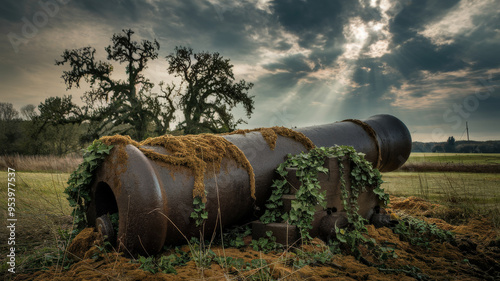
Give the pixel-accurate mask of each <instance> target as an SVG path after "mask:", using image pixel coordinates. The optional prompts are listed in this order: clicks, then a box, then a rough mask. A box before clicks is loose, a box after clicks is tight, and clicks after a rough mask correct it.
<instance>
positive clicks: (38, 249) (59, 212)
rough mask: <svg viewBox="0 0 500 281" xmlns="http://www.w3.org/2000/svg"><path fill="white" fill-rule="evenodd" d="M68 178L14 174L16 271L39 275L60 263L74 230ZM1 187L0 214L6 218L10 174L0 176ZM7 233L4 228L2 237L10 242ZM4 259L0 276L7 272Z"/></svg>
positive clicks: (4, 245) (3, 245) (0, 174)
mask: <svg viewBox="0 0 500 281" xmlns="http://www.w3.org/2000/svg"><path fill="white" fill-rule="evenodd" d="M68 177H69V174H68V173H45V172H16V173H15V179H16V187H15V198H16V201H15V204H16V205H15V218H17V222H16V232H15V233H16V239H15V242H16V244H15V247H16V252H17V258H16V263H17V270H19V271H24V272H26V271H36V270H39V269H42V268H45V267H47V266H51V265H57V263H58V262H59V257H60V256H61V255H60V253H61V252H63V250H64V248H65V246H66V245H67V243H68V242H69V241H68V238H69V236H68V233H69V230H70V229H71V228H72V217H71V215H70V214H71V209H70V207H69V205H68V201H67V200H66V196H65V194H64V193H63V190H64V189H65V187H66V181H67V179H68ZM0 183H1V188H0V190H1V192H2V196H1V197H0V198H1V200H0V212H1V213H2V214H7V196H6V195H7V190H6V189H7V188H6V187H7V172H5V171H2V172H0ZM2 217H4V216H2ZM7 231H8V229H7V228H6V227H2V228H1V229H0V237H4V238H5V239H7V237H9V233H7ZM5 242H6V241H2V243H1V248H0V251H1V252H2V253H7V249H8V246H7V244H6V243H5ZM4 259H5V255H2V256H1V257H0V261H2V268H0V269H1V270H0V273H1V271H2V270H5V268H3V267H5V266H6V264H5V263H4V262H3V260H4Z"/></svg>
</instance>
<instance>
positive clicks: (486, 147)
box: [411, 136, 500, 153]
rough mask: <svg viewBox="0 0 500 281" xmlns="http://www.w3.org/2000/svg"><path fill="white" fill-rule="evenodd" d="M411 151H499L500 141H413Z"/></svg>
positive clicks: (453, 139) (449, 139)
mask: <svg viewBox="0 0 500 281" xmlns="http://www.w3.org/2000/svg"><path fill="white" fill-rule="evenodd" d="M411 151H412V152H454V153H500V141H456V140H455V138H454V137H453V136H451V137H449V138H448V140H447V141H446V142H413V143H412V149H411Z"/></svg>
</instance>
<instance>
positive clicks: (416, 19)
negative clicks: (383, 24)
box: [390, 0, 460, 44]
mask: <svg viewBox="0 0 500 281" xmlns="http://www.w3.org/2000/svg"><path fill="white" fill-rule="evenodd" d="M459 2H460V0H442V1H432V0H420V1H402V2H401V3H400V5H399V6H400V7H402V10H401V11H400V12H399V13H397V14H396V15H395V17H394V20H393V21H392V23H391V24H390V31H391V33H392V34H393V36H394V40H393V42H394V43H395V44H401V43H403V42H405V41H406V40H408V39H411V38H413V37H414V36H415V35H416V34H417V31H418V30H420V29H422V28H423V27H424V25H426V24H428V23H429V22H430V21H433V20H436V19H439V18H441V17H442V16H443V14H445V13H447V12H448V11H449V10H450V9H451V8H453V7H454V6H455V5H457V4H458V3H459Z"/></svg>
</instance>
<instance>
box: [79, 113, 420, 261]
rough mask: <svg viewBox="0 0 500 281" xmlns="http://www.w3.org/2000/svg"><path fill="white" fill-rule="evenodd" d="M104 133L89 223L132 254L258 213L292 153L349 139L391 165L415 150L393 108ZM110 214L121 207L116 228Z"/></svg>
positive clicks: (380, 163) (382, 165)
mask: <svg viewBox="0 0 500 281" xmlns="http://www.w3.org/2000/svg"><path fill="white" fill-rule="evenodd" d="M102 140H103V142H105V143H107V144H112V145H114V147H113V150H111V153H110V155H108V156H107V158H106V160H105V161H104V162H103V163H102V165H100V167H99V168H98V169H97V170H96V172H95V174H94V179H93V181H92V184H91V187H90V190H91V193H90V197H91V201H90V205H89V207H88V209H87V219H88V223H89V224H90V225H92V226H96V227H97V228H98V229H99V230H100V231H101V232H102V233H103V234H104V235H107V236H108V237H112V238H111V239H112V240H113V241H116V242H117V244H118V245H119V247H120V248H121V249H123V250H124V251H125V252H128V253H131V254H135V253H142V254H144V253H148V254H154V253H157V252H159V251H160V250H161V249H162V247H163V246H164V245H166V244H178V243H182V242H185V241H186V239H188V238H189V237H192V236H199V235H200V233H201V232H200V229H202V230H203V233H204V234H206V235H207V236H210V235H212V233H213V232H214V231H216V230H218V229H219V226H222V227H224V226H230V225H235V224H243V223H247V222H250V221H251V220H253V219H255V218H256V215H257V214H258V213H259V210H262V209H263V208H264V204H265V201H266V199H267V198H268V197H269V195H270V193H271V190H270V186H271V184H272V181H273V178H274V177H275V169H276V167H277V166H278V165H279V164H280V163H282V162H283V161H284V159H285V157H286V156H287V155H288V154H298V153H301V152H304V151H308V150H309V149H311V148H312V147H314V146H317V147H320V146H325V147H330V146H334V145H349V146H352V147H354V148H355V149H356V150H357V151H359V152H362V153H364V154H365V155H366V156H365V158H366V159H367V160H368V161H370V162H371V163H373V167H375V168H378V169H379V170H380V171H381V172H388V171H393V170H395V169H397V168H399V167H400V166H402V165H403V164H404V162H405V161H406V160H407V159H408V157H409V154H410V150H411V136H410V133H409V131H408V129H407V127H406V126H405V125H404V124H403V122H401V121H400V120H399V119H397V118H396V117H394V116H391V115H375V116H372V117H370V118H368V119H365V120H353V119H349V120H344V121H341V122H336V123H332V124H326V125H319V126H312V127H305V128H298V129H294V130H290V129H286V128H283V127H273V128H265V129H258V130H245V131H236V132H234V133H232V134H226V135H210V134H207V135H198V136H190V135H188V136H179V137H173V136H162V137H158V138H152V139H148V140H146V141H143V142H141V143H137V142H134V141H132V140H130V139H129V138H125V137H121V136H115V137H107V138H102ZM196 198H198V201H196V200H194V199H196ZM197 204H198V205H197ZM376 204H378V202H374V205H376ZM201 205H204V207H205V209H204V210H205V212H206V213H205V217H203V218H204V219H205V220H204V223H203V225H202V226H197V225H196V224H195V219H193V217H192V214H193V211H194V209H195V208H196V207H200V206H201ZM372 205H373V204H372ZM372 205H370V206H369V208H372V207H374V206H372ZM110 214H118V215H117V216H118V229H117V230H116V229H115V230H113V225H112V224H111V222H110V220H109V216H108V215H110ZM219 224H220V225H219Z"/></svg>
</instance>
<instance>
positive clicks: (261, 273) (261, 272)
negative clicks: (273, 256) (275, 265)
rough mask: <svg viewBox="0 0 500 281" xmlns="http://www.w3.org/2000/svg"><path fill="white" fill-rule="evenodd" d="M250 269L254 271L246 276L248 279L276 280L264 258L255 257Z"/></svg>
mask: <svg viewBox="0 0 500 281" xmlns="http://www.w3.org/2000/svg"><path fill="white" fill-rule="evenodd" d="M249 270H252V271H253V272H252V273H251V274H250V275H248V276H246V278H245V279H246V280H259V281H261V280H274V279H273V277H272V276H271V269H270V268H269V265H268V264H267V262H266V260H264V259H254V260H252V261H251V262H250V266H249Z"/></svg>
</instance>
